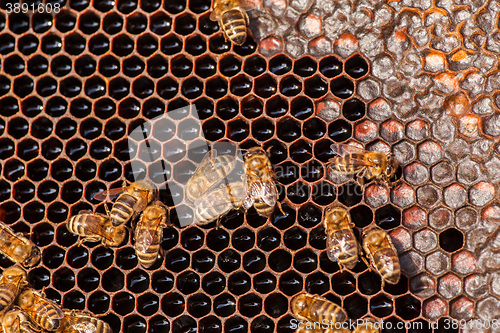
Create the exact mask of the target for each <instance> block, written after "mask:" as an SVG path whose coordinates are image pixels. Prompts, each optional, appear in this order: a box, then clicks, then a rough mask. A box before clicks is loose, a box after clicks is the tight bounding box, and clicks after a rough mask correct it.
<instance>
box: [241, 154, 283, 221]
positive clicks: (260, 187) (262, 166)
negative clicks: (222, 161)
mask: <svg viewBox="0 0 500 333" xmlns="http://www.w3.org/2000/svg"><path fill="white" fill-rule="evenodd" d="M245 175H246V179H247V187H248V194H247V197H246V198H245V201H244V202H243V209H244V210H247V209H249V208H250V207H252V205H253V206H254V208H255V210H256V211H257V213H258V214H259V215H260V216H264V217H269V216H270V215H271V214H272V213H273V211H274V206H276V204H278V205H279V207H280V209H281V205H280V204H279V202H278V189H277V187H276V183H275V176H274V171H273V167H272V165H271V161H269V158H268V157H267V155H266V153H265V151H264V150H262V149H261V148H259V147H254V148H250V149H248V151H247V153H246V155H245Z"/></svg>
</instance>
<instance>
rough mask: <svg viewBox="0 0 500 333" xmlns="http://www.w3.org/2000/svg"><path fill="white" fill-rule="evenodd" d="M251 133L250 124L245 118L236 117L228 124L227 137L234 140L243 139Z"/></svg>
mask: <svg viewBox="0 0 500 333" xmlns="http://www.w3.org/2000/svg"><path fill="white" fill-rule="evenodd" d="M248 135H249V126H248V123H247V122H246V121H244V120H243V119H236V120H233V121H231V122H230V123H229V124H228V125H227V137H228V139H230V140H232V141H238V142H240V141H243V140H244V139H246V138H247V137H248Z"/></svg>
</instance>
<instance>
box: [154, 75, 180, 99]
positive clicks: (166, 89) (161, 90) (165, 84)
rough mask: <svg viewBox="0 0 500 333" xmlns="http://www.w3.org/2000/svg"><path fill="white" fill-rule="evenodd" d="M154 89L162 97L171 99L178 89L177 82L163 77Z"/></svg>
mask: <svg viewBox="0 0 500 333" xmlns="http://www.w3.org/2000/svg"><path fill="white" fill-rule="evenodd" d="M156 91H157V93H158V95H160V97H162V98H164V99H171V98H173V97H175V95H177V92H178V91H179V84H178V83H177V81H176V80H174V79H172V78H169V77H167V78H164V79H162V80H160V81H159V82H158V84H157V85H156Z"/></svg>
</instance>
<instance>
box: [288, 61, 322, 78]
mask: <svg viewBox="0 0 500 333" xmlns="http://www.w3.org/2000/svg"><path fill="white" fill-rule="evenodd" d="M317 68H318V64H317V63H316V61H314V60H313V59H312V58H310V57H303V58H300V59H298V60H296V61H295V63H294V65H293V72H294V73H295V74H297V75H300V76H302V77H308V76H312V75H313V74H314V72H316V70H317Z"/></svg>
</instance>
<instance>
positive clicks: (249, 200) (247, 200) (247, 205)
mask: <svg viewBox="0 0 500 333" xmlns="http://www.w3.org/2000/svg"><path fill="white" fill-rule="evenodd" d="M254 202H255V198H254V197H253V196H252V195H250V194H248V195H247V197H246V198H245V200H244V201H243V206H242V207H243V209H244V210H249V209H250V207H252V206H253V203H254Z"/></svg>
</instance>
